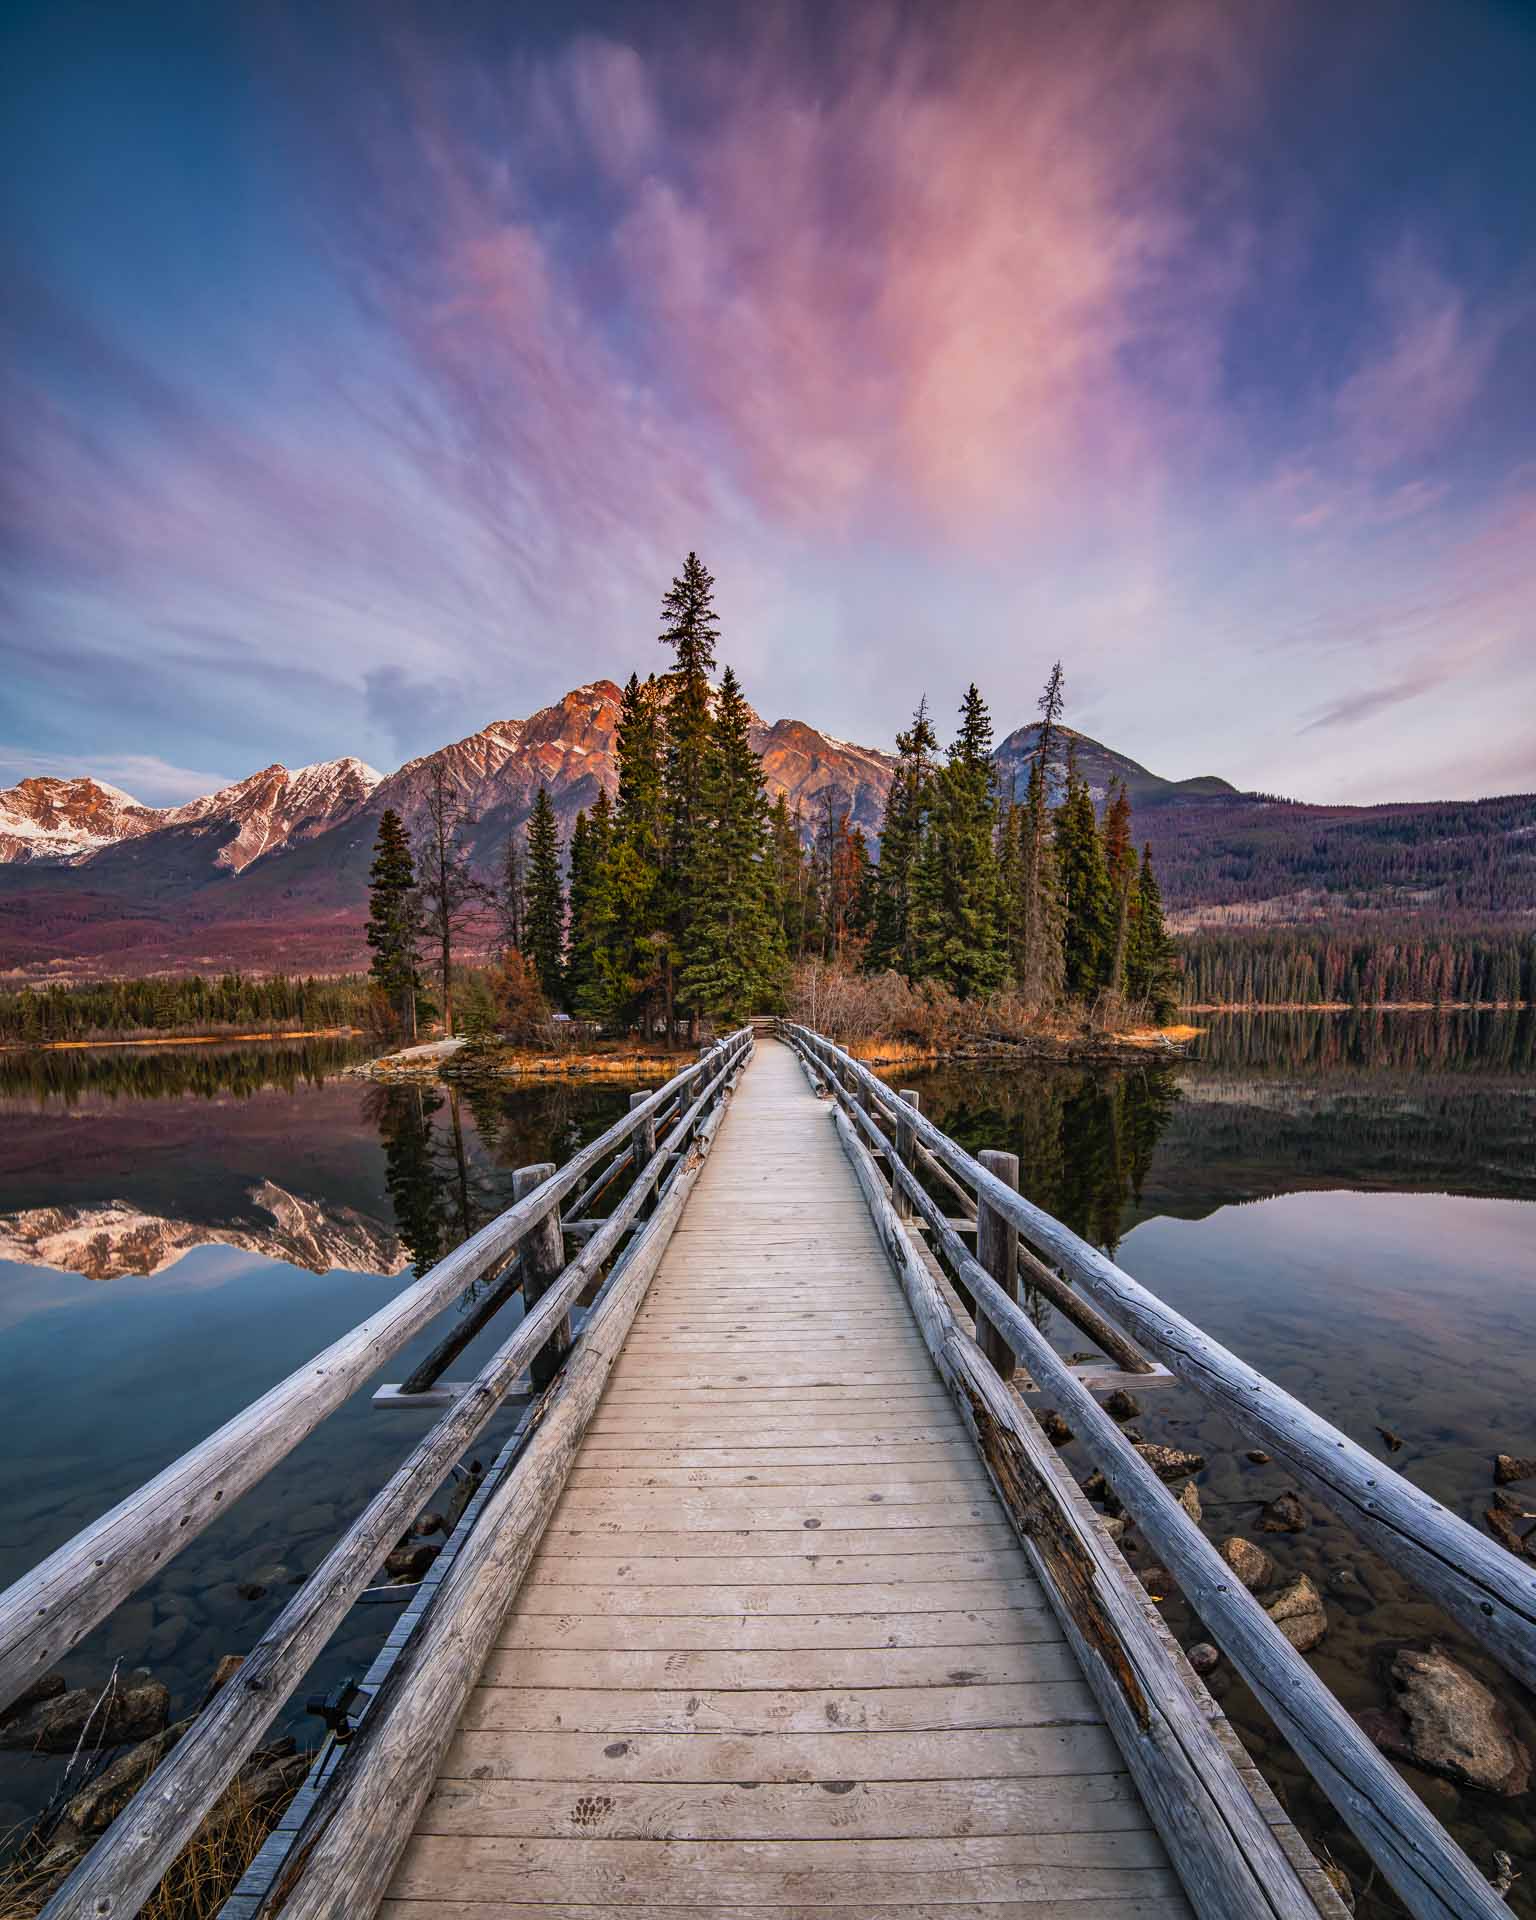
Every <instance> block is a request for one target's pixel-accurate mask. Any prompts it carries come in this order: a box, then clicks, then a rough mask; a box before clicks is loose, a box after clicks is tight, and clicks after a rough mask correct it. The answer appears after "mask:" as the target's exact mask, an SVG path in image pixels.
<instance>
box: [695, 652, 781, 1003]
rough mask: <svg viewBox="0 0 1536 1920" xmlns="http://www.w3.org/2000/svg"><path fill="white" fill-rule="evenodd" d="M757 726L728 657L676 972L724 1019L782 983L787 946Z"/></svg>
mask: <svg viewBox="0 0 1536 1920" xmlns="http://www.w3.org/2000/svg"><path fill="white" fill-rule="evenodd" d="M750 728H751V711H750V709H749V708H748V706H747V703H746V701H745V699H744V698H743V697H742V691H741V683H740V681H738V680H737V678H736V675H735V674H734V673H733V672H732V671H731V669H730V668H729V667H727V668H726V670H725V675H724V677H723V679H722V680H721V682H720V692H719V695H718V696H717V698H716V700H715V705H714V715H713V718H712V720H711V722H710V738H709V751H708V753H707V755H706V758H705V762H704V768H703V781H702V793H701V798H702V806H701V808H700V810H699V814H698V816H697V824H698V826H699V827H700V828H701V829H702V831H701V832H700V835H699V838H698V841H697V843H696V856H695V857H696V861H697V867H696V872H695V874H694V875H693V877H692V884H691V886H690V889H689V892H690V895H691V899H692V903H693V904H692V914H691V917H690V919H689V920H688V922H687V924H686V925H685V926H684V927H683V929H682V934H681V940H680V947H681V951H682V955H683V968H682V973H681V976H680V979H679V986H680V988H681V991H682V996H683V999H684V1002H685V1003H686V1004H687V1005H688V1006H689V1007H691V1008H693V1009H695V1010H696V1011H697V1012H699V1013H703V1014H707V1015H709V1016H710V1017H711V1018H714V1019H718V1020H727V1019H730V1020H736V1019H740V1018H742V1017H744V1016H745V1015H746V1014H748V1013H751V1012H752V1011H754V1009H757V1008H760V1007H764V1006H766V1005H768V1004H770V1003H771V1002H772V1001H773V1000H775V999H776V998H777V997H778V995H779V992H780V990H781V975H782V971H783V962H784V946H783V936H782V933H781V930H780V928H779V925H778V920H777V916H776V914H775V912H774V885H773V882H774V872H773V864H772V860H771V858H770V842H769V835H768V798H767V795H766V794H765V793H764V791H763V763H762V761H761V760H760V759H759V758H758V757H757V755H756V753H754V752H753V750H752V741H751V736H750Z"/></svg>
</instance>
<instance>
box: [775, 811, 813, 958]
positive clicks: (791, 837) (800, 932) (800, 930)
mask: <svg viewBox="0 0 1536 1920" xmlns="http://www.w3.org/2000/svg"><path fill="white" fill-rule="evenodd" d="M801 824H802V823H801V819H800V809H799V807H798V806H797V807H796V808H795V811H794V813H793V814H791V813H790V811H789V796H788V795H787V794H786V793H785V792H784V790H783V789H782V788H780V790H779V797H778V799H777V800H775V801H774V803H773V809H772V811H771V812H770V813H769V815H768V837H769V840H770V841H771V843H772V847H773V880H774V893H775V897H776V899H777V902H778V913H779V927H780V930H781V931H782V933H783V935H784V949H785V952H786V953H787V955H788V956H789V958H790V959H791V960H798V959H800V958H801V957H802V956H803V954H804V952H805V930H806V919H807V915H806V893H807V890H808V888H809V885H810V880H809V876H808V874H807V871H806V859H805V839H804V835H803V834H802V833H801Z"/></svg>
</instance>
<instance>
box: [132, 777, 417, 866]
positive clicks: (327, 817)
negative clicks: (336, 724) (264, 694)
mask: <svg viewBox="0 0 1536 1920" xmlns="http://www.w3.org/2000/svg"><path fill="white" fill-rule="evenodd" d="M383 778H384V776H383V774H381V773H377V772H375V770H374V769H373V768H372V767H370V766H367V765H366V764H365V763H364V762H363V761H361V760H358V759H356V758H354V757H353V756H352V755H351V754H348V755H347V756H346V757H345V758H344V759H341V760H320V761H317V762H316V763H315V765H314V766H311V767H296V768H293V769H291V770H290V769H289V768H287V767H285V766H281V765H278V764H274V765H272V766H270V767H263V768H262V770H261V772H260V773H253V774H249V775H247V777H246V778H245V779H244V780H239V781H237V782H236V783H235V784H234V786H232V787H223V788H221V789H220V790H219V792H217V793H210V794H207V795H205V796H204V797H203V798H202V799H201V800H189V801H188V802H187V803H186V805H185V806H181V807H172V808H169V809H167V811H166V812H165V813H164V815H162V817H161V820H160V822H159V824H160V825H161V826H163V827H191V826H198V827H202V826H206V825H209V824H212V825H215V826H223V825H233V826H234V827H235V832H234V834H233V835H231V836H230V837H229V838H227V839H225V840H223V841H222V842H221V843H220V846H219V849H218V852H217V853H216V854H215V855H214V865H215V866H218V867H223V868H226V869H227V870H228V871H229V872H230V873H243V872H244V871H245V869H246V868H247V867H248V866H250V864H251V863H252V861H253V860H259V859H260V858H261V857H262V855H263V854H266V853H272V852H273V851H275V850H276V849H277V848H279V847H285V846H289V845H291V844H293V843H294V842H296V841H301V840H308V839H312V838H313V836H314V835H315V834H317V833H324V832H325V831H326V830H327V829H328V828H330V827H334V826H339V825H340V824H341V823H342V822H343V821H345V820H348V819H350V818H351V817H352V815H353V814H354V813H356V812H357V811H358V810H359V809H360V808H361V807H362V805H363V803H364V802H365V801H366V800H367V798H368V796H369V795H370V794H371V793H372V792H373V790H374V788H375V787H377V786H378V785H379V783H380V782H381V781H382V780H383Z"/></svg>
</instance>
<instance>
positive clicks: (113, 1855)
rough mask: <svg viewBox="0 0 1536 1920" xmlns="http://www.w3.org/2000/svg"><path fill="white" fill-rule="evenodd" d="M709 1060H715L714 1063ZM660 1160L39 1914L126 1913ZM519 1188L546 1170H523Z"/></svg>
mask: <svg viewBox="0 0 1536 1920" xmlns="http://www.w3.org/2000/svg"><path fill="white" fill-rule="evenodd" d="M717 1064H718V1063H717ZM729 1071H730V1065H729V1063H728V1064H727V1065H725V1066H720V1067H718V1070H717V1072H716V1073H715V1075H714V1077H713V1078H712V1079H711V1080H709V1081H707V1082H706V1084H705V1087H704V1090H703V1092H702V1093H701V1094H700V1095H699V1098H698V1100H697V1101H696V1103H695V1107H694V1108H693V1109H692V1110H691V1111H690V1113H689V1114H688V1116H687V1117H686V1118H685V1120H684V1121H682V1122H680V1123H679V1129H678V1131H679V1132H680V1133H681V1132H684V1131H685V1130H686V1129H687V1127H688V1126H689V1125H690V1124H691V1122H692V1120H693V1119H694V1117H695V1115H696V1114H697V1113H698V1112H699V1111H701V1110H702V1108H703V1107H704V1105H705V1104H706V1103H707V1102H708V1101H709V1100H710V1099H711V1098H712V1097H713V1096H714V1095H715V1094H716V1093H717V1092H718V1091H719V1089H720V1087H721V1084H722V1083H723V1081H724V1079H725V1076H726V1074H727V1073H728V1072H729ZM667 1165H668V1158H667V1156H665V1155H663V1154H654V1155H653V1156H652V1158H651V1160H650V1161H649V1163H648V1164H647V1165H646V1167H645V1168H644V1169H643V1170H642V1173H641V1176H640V1178H639V1180H637V1181H636V1183H635V1184H634V1186H633V1187H631V1189H630V1191H629V1192H628V1193H627V1194H626V1195H625V1197H624V1200H623V1202H622V1203H621V1204H620V1206H619V1207H618V1208H617V1209H616V1210H615V1211H614V1213H613V1214H611V1215H610V1216H609V1217H608V1219H607V1220H605V1221H603V1222H602V1223H601V1229H600V1231H599V1232H598V1233H597V1234H595V1235H594V1236H593V1237H592V1239H591V1240H590V1241H589V1242H588V1244H587V1245H586V1247H585V1248H584V1249H583V1250H582V1252H581V1254H580V1256H579V1257H578V1258H577V1259H575V1260H573V1261H572V1262H571V1264H570V1266H569V1267H567V1268H566V1269H565V1270H564V1272H563V1273H561V1274H559V1275H558V1277H557V1279H556V1281H555V1282H554V1283H552V1284H551V1285H550V1286H549V1287H548V1289H547V1290H546V1292H545V1293H544V1295H543V1297H542V1299H540V1300H539V1301H538V1302H537V1304H535V1305H531V1306H530V1308H529V1311H528V1314H527V1315H526V1317H525V1318H524V1319H523V1320H522V1321H521V1322H520V1323H519V1325H518V1326H517V1328H516V1329H515V1330H514V1332H513V1333H512V1335H511V1337H510V1338H509V1339H508V1340H507V1341H506V1343H505V1344H504V1345H503V1346H502V1347H501V1348H500V1349H499V1350H498V1351H497V1352H496V1354H494V1355H493V1356H492V1358H491V1359H490V1360H489V1361H488V1362H487V1363H486V1365H485V1366H484V1367H483V1368H482V1369H481V1371H480V1373H479V1374H478V1375H477V1376H476V1378H475V1380H474V1381H473V1382H472V1383H471V1384H470V1386H469V1388H468V1390H467V1391H466V1392H465V1394H464V1395H463V1397H462V1398H461V1399H459V1400H457V1401H456V1402H455V1404H454V1405H453V1407H452V1409H451V1410H450V1411H449V1412H448V1413H447V1414H446V1415H445V1416H444V1417H443V1419H441V1420H440V1421H439V1422H438V1423H437V1425H436V1426H435V1427H434V1428H433V1429H432V1431H431V1433H429V1434H428V1435H427V1436H426V1438H425V1439H423V1440H422V1442H421V1443H420V1444H419V1445H418V1446H417V1447H416V1448H415V1450H414V1451H413V1452H412V1453H411V1454H410V1456H409V1457H408V1458H407V1459H406V1460H405V1462H404V1463H403V1464H402V1465H401V1466H400V1468H399V1469H398V1470H397V1471H396V1473H395V1474H394V1475H393V1477H392V1478H391V1479H390V1480H389V1482H388V1483H387V1484H386V1485H385V1486H384V1487H383V1488H382V1489H381V1490H380V1492H379V1493H378V1494H376V1495H375V1496H374V1498H373V1500H372V1501H371V1502H370V1503H369V1505H368V1507H367V1508H366V1509H365V1510H364V1511H363V1513H362V1514H361V1515H359V1517H358V1518H357V1519H356V1520H355V1521H354V1522H353V1524H352V1525H351V1527H349V1528H348V1530H347V1532H346V1533H345V1534H344V1535H343V1536H342V1538H341V1539H340V1540H339V1541H338V1542H337V1543H336V1545H335V1546H334V1547H333V1548H332V1549H331V1551H330V1552H329V1553H328V1554H327V1555H326V1557H325V1559H324V1560H323V1561H322V1562H321V1563H320V1565H319V1566H318V1567H317V1568H316V1569H315V1571H314V1573H313V1574H311V1576H310V1577H309V1579H308V1580H307V1581H306V1582H305V1584H304V1586H303V1587H302V1588H301V1589H300V1590H299V1592H298V1593H297V1594H295V1596H294V1598H293V1599H292V1600H291V1601H290V1602H289V1603H288V1605H287V1606H286V1607H285V1608H284V1609H283V1611H282V1613H281V1614H280V1615H279V1616H278V1618H277V1619H276V1620H275V1621H274V1622H273V1623H272V1625H271V1626H270V1627H269V1628H268V1629H267V1631H266V1632H265V1633H264V1634H263V1635H262V1637H261V1639H260V1640H259V1641H258V1642H257V1643H256V1645H255V1646H254V1647H253V1648H252V1650H251V1651H250V1653H248V1654H247V1655H246V1657H245V1659H244V1660H243V1661H242V1663H241V1666H240V1670H239V1672H238V1673H237V1674H236V1675H235V1677H234V1678H233V1679H232V1680H231V1681H230V1682H229V1683H228V1684H227V1685H226V1686H225V1687H223V1688H222V1689H221V1690H220V1692H219V1693H218V1695H217V1696H216V1697H215V1699H214V1700H213V1702H212V1703H211V1704H210V1706H209V1707H208V1708H206V1709H205V1711H204V1712H203V1713H202V1714H200V1715H199V1716H198V1719H197V1720H196V1722H195V1723H194V1724H193V1726H192V1728H191V1729H190V1730H189V1732H188V1733H187V1735H186V1736H185V1737H184V1738H183V1740H182V1741H181V1742H180V1743H179V1744H178V1746H177V1747H176V1749H175V1751H174V1752H173V1753H172V1754H171V1756H170V1757H169V1758H168V1759H167V1760H166V1761H165V1762H164V1763H163V1764H162V1765H161V1766H160V1767H158V1768H157V1769H156V1770H155V1772H154V1773H153V1774H152V1775H151V1776H150V1778H149V1780H148V1782H147V1783H146V1785H145V1786H144V1787H143V1789H142V1790H141V1791H140V1793H139V1794H138V1795H137V1796H136V1797H135V1799H134V1800H133V1801H132V1802H131V1804H130V1805H129V1806H128V1807H127V1808H126V1809H125V1810H124V1812H123V1813H122V1814H120V1815H119V1816H118V1818H117V1819H116V1820H115V1821H114V1822H113V1824H112V1826H111V1827H110V1828H109V1829H108V1831H107V1833H106V1834H105V1835H104V1836H103V1838H102V1839H101V1840H100V1841H99V1842H98V1843H97V1845H96V1846H95V1847H94V1848H92V1850H91V1852H90V1853H89V1854H88V1855H87V1856H86V1858H85V1860H83V1861H82V1862H81V1864H80V1865H79V1867H77V1868H76V1870H75V1871H74V1873H72V1874H71V1875H70V1877H69V1878H68V1879H67V1880H66V1881H65V1882H64V1884H63V1885H62V1886H61V1887H60V1888H59V1889H58V1891H57V1892H56V1893H55V1894H54V1896H53V1898H52V1899H51V1900H50V1901H49V1902H48V1905H47V1906H46V1907H45V1908H44V1910H43V1914H44V1916H45V1920H65V1916H67V1915H74V1914H86V1913H88V1914H92V1915H126V1914H132V1913H136V1912H137V1911H138V1909H139V1906H140V1905H141V1904H142V1902H143V1900H144V1899H145V1898H146V1897H147V1896H148V1894H149V1893H150V1892H151V1891H152V1890H153V1888H154V1887H155V1886H156V1884H157V1883H158V1881H159V1879H160V1877H161V1875H162V1874H163V1873H164V1871H165V1869H166V1868H167V1867H168V1866H169V1865H170V1863H171V1861H172V1860H173V1859H174V1858H175V1857H176V1855H177V1853H178V1852H179V1851H180V1850H181V1848H182V1847H183V1846H184V1845H185V1843H186V1842H187V1841H188V1840H189V1839H190V1838H191V1837H192V1835H193V1833H194V1832H195V1831H196V1830H197V1827H198V1825H199V1823H200V1821H201V1819H202V1817H203V1815H204V1814H205V1813H206V1812H207V1810H208V1809H209V1807H211V1806H212V1805H213V1803H214V1801H215V1800H216V1799H217V1798H218V1796H219V1794H220V1793H221V1792H222V1791H223V1789H224V1787H225V1786H226V1785H227V1783H228V1782H229V1781H230V1780H231V1779H232V1778H233V1777H234V1775H235V1774H236V1773H237V1772H238V1771H239V1769H240V1767H241V1765H242V1764H243V1763H244V1760H245V1758H246V1756H247V1755H248V1753H249V1752H250V1750H251V1749H252V1747H253V1746H255V1744H256V1743H257V1741H258V1740H259V1739H260V1737H261V1735H262V1734H263V1733H264V1732H265V1731H266V1729H267V1728H268V1727H269V1726H270V1725H271V1724H272V1722H273V1721H274V1720H275V1719H276V1718H277V1716H278V1714H279V1713H280V1712H281V1710H282V1707H283V1704H284V1702H285V1701H286V1700H287V1699H288V1698H289V1696H290V1695H291V1694H292V1692H293V1690H294V1688H295V1687H296V1686H297V1685H298V1683H299V1681H300V1680H301V1679H302V1678H303V1676H304V1674H305V1673H306V1672H308V1670H309V1667H310V1665H311V1664H312V1663H313V1661H314V1659H315V1657H316V1656H317V1655H318V1654H319V1653H320V1651H321V1650H322V1649H323V1648H324V1646H325V1644H326V1642H327V1641H328V1640H329V1638H330V1637H331V1635H332V1633H334V1632H335V1630H336V1628H337V1627H338V1626H339V1625H340V1623H341V1621H342V1620H343V1619H344V1618H345V1616H346V1613H347V1611H348V1609H349V1608H350V1606H351V1605H352V1602H353V1601H354V1600H355V1599H356V1597H357V1596H358V1594H359V1593H361V1592H362V1591H363V1589H364V1588H365V1587H366V1586H367V1584H368V1581H369V1579H370V1577H371V1576H372V1574H373V1572H374V1570H375V1569H376V1568H377V1567H378V1566H379V1564H380V1562H381V1561H382V1560H383V1558H384V1556H385V1554H386V1553H387V1552H388V1551H389V1549H390V1547H391V1546H392V1545H393V1543H394V1541H395V1540H396V1539H397V1538H398V1537H399V1535H400V1534H401V1532H402V1531H403V1530H404V1529H405V1528H406V1527H408V1526H409V1524H410V1521H411V1518H412V1516H413V1515H414V1514H415V1513H417V1512H418V1511H419V1510H420V1508H421V1506H422V1504H423V1502H424V1501H425V1500H427V1499H428V1498H430V1496H431V1495H432V1493H433V1492H434V1491H435V1489H436V1488H437V1487H438V1485H439V1484H440V1483H441V1481H442V1479H443V1477H444V1475H445V1474H446V1473H447V1472H448V1470H449V1469H450V1467H451V1466H452V1465H453V1463H454V1462H455V1461H456V1460H457V1459H458V1458H459V1457H460V1455H461V1454H463V1453H464V1452H465V1451H466V1450H467V1448H468V1447H469V1446H470V1445H472V1443H473V1442H474V1440H475V1438H476V1436H477V1435H478V1434H479V1433H480V1432H481V1431H482V1430H483V1429H484V1427H485V1426H486V1425H487V1423H488V1422H489V1421H490V1419H491V1417H492V1416H493V1414H494V1413H495V1412H496V1410H497V1408H498V1407H499V1405H500V1404H501V1402H502V1400H503V1399H504V1398H505V1396H506V1393H507V1391H508V1389H509V1388H510V1387H512V1386H513V1385H514V1384H515V1383H516V1381H517V1379H518V1378H519V1376H520V1375H521V1373H522V1371H523V1369H524V1367H525V1366H527V1365H528V1363H529V1362H530V1360H532V1359H534V1358H535V1357H536V1356H537V1355H538V1354H539V1353H540V1352H544V1351H548V1347H549V1344H550V1341H551V1339H552V1337H553V1336H555V1335H556V1334H557V1333H558V1330H559V1328H560V1326H561V1325H562V1324H564V1323H565V1317H566V1315H567V1313H568V1312H569V1309H570V1306H571V1304H572V1303H573V1302H574V1301H575V1300H576V1299H578V1298H579V1297H580V1295H581V1293H582V1292H583V1290H584V1289H585V1288H586V1287H587V1286H588V1285H589V1284H590V1283H591V1281H592V1279H593V1278H594V1277H595V1276H596V1274H597V1273H598V1271H599V1270H600V1268H601V1267H602V1265H603V1263H604V1262H605V1261H606V1260H607V1259H608V1257H609V1256H610V1255H611V1254H612V1253H613V1252H614V1251H615V1250H616V1248H617V1247H618V1245H619V1242H620V1241H621V1240H622V1239H623V1237H624V1235H625V1233H626V1232H627V1231H628V1230H629V1228H630V1227H631V1226H632V1225H633V1224H634V1222H635V1220H636V1219H637V1218H638V1216H639V1213H640V1208H641V1206H642V1205H643V1203H644V1201H645V1198H646V1196H647V1195H648V1194H649V1193H650V1192H651V1190H652V1189H653V1188H654V1187H655V1186H656V1185H657V1184H658V1183H659V1182H660V1180H661V1179H662V1178H663V1176H664V1174H665V1172H666V1168H667ZM522 1171H523V1172H524V1173H526V1174H528V1175H530V1176H538V1178H536V1179H533V1180H532V1188H531V1190H533V1191H537V1190H538V1188H539V1187H540V1186H542V1185H544V1184H545V1183H546V1177H547V1172H548V1169H546V1168H543V1167H535V1168H530V1169H523V1170H522Z"/></svg>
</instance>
